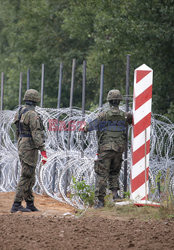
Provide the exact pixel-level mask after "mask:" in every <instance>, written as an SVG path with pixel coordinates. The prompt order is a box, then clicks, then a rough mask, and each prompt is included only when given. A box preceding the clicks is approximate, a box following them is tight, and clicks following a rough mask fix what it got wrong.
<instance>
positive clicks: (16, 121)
mask: <svg viewBox="0 0 174 250" xmlns="http://www.w3.org/2000/svg"><path fill="white" fill-rule="evenodd" d="M18 116H19V115H18V112H17V113H16V114H15V117H14V120H13V124H15V126H16V137H17V139H18V138H19V119H18Z"/></svg>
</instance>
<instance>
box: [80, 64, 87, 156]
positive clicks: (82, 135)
mask: <svg viewBox="0 0 174 250" xmlns="http://www.w3.org/2000/svg"><path fill="white" fill-rule="evenodd" d="M85 85H86V61H83V80H82V121H84V120H85ZM81 138H82V144H81V147H82V151H81V157H84V131H81Z"/></svg>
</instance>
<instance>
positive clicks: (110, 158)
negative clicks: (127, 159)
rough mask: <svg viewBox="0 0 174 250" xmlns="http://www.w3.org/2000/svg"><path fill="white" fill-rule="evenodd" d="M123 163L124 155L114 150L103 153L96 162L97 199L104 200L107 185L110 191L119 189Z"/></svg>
mask: <svg viewBox="0 0 174 250" xmlns="http://www.w3.org/2000/svg"><path fill="white" fill-rule="evenodd" d="M121 163H122V153H121V152H115V151H113V150H108V151H103V152H101V153H100V154H99V157H98V160H96V161H95V165H94V170H95V173H96V185H95V198H98V199H99V200H104V197H105V195H106V188H107V184H109V189H110V190H114V189H119V173H120V169H121Z"/></svg>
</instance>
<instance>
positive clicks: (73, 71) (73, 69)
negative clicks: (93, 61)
mask: <svg viewBox="0 0 174 250" xmlns="http://www.w3.org/2000/svg"><path fill="white" fill-rule="evenodd" d="M75 66H76V59H73V63H72V76H71V90H70V103H69V108H70V117H71V116H72V105H73V93H74V76H75ZM70 139H71V129H68V150H70Z"/></svg>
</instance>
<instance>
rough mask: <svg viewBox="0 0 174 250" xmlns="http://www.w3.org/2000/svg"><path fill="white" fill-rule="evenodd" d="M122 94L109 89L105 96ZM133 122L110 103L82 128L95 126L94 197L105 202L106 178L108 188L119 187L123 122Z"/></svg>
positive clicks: (87, 128) (123, 135) (127, 114)
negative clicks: (96, 145)
mask: <svg viewBox="0 0 174 250" xmlns="http://www.w3.org/2000/svg"><path fill="white" fill-rule="evenodd" d="M121 99H122V96H121V94H120V92H119V90H111V91H109V93H108V97H107V100H108V101H109V102H110V101H112V100H118V105H119V102H120V100H121ZM131 123H132V115H131V114H130V113H126V112H123V111H121V110H120V109H119V107H118V106H117V105H116V106H111V105H110V107H109V108H108V109H107V110H105V111H103V112H101V113H99V115H98V117H97V118H96V119H95V120H94V121H92V122H90V123H89V124H87V125H86V127H85V128H84V131H86V132H87V131H91V130H97V137H98V159H97V160H96V161H95V164H94V171H95V173H96V187H95V198H96V204H97V200H98V201H99V202H101V204H99V205H97V206H98V207H100V206H103V205H104V197H105V195H106V187H107V182H109V189H110V190H111V191H112V193H113V194H114V193H115V192H117V190H119V173H120V169H121V164H122V153H123V151H124V150H125V143H126V126H127V125H128V124H131Z"/></svg>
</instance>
